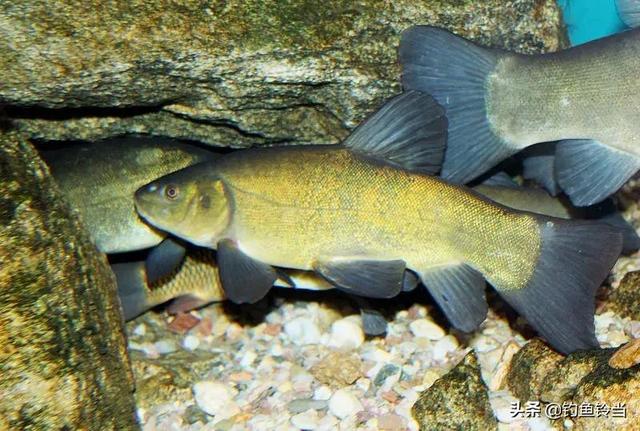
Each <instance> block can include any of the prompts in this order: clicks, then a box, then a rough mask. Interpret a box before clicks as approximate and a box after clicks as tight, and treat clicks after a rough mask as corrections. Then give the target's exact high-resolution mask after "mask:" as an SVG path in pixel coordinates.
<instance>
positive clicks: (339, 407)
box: [329, 389, 363, 419]
mask: <svg viewBox="0 0 640 431" xmlns="http://www.w3.org/2000/svg"><path fill="white" fill-rule="evenodd" d="M362 409H363V407H362V404H361V403H360V401H359V400H358V399H357V398H356V397H355V395H353V394H352V393H351V392H350V391H349V390H347V389H338V390H337V391H336V392H335V393H334V394H333V396H332V397H331V399H330V400H329V411H330V412H331V413H333V415H334V416H336V417H337V418H339V419H346V418H348V417H349V416H353V415H355V414H357V413H358V412H359V411H362Z"/></svg>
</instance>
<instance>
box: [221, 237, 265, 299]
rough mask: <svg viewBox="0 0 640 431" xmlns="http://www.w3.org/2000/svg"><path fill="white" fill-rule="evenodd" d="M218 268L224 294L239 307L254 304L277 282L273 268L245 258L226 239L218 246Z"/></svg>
mask: <svg viewBox="0 0 640 431" xmlns="http://www.w3.org/2000/svg"><path fill="white" fill-rule="evenodd" d="M218 265H219V267H220V280H221V281H222V288H223V290H224V292H225V294H226V295H227V297H228V298H229V299H230V300H231V301H232V302H235V303H239V304H241V303H250V304H252V303H254V302H258V301H259V300H260V299H262V298H263V297H264V296H265V295H266V294H267V292H269V289H271V287H272V286H273V283H274V281H276V279H277V278H278V273H277V272H276V270H275V269H273V267H271V266H270V265H267V264H265V263H262V262H259V261H257V260H254V259H252V258H251V257H249V256H247V255H246V254H244V253H243V252H242V250H240V249H239V248H238V245H237V244H236V243H235V242H234V241H232V240H229V239H223V240H222V241H220V242H219V243H218Z"/></svg>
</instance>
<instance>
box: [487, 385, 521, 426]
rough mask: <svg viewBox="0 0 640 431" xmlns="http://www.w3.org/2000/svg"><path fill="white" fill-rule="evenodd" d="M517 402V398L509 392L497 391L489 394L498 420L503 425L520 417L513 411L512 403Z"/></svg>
mask: <svg viewBox="0 0 640 431" xmlns="http://www.w3.org/2000/svg"><path fill="white" fill-rule="evenodd" d="M515 401H517V400H516V398H515V397H513V396H512V395H510V394H509V393H508V392H507V391H496V392H494V393H490V394H489V402H490V403H491V407H492V408H493V412H494V413H495V415H496V419H498V421H500V422H502V423H506V424H508V423H512V422H515V421H517V420H518V417H517V416H514V415H513V409H512V403H513V402H515Z"/></svg>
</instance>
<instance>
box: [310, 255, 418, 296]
mask: <svg viewBox="0 0 640 431" xmlns="http://www.w3.org/2000/svg"><path fill="white" fill-rule="evenodd" d="M405 267H406V265H405V262H404V261H403V260H387V261H379V260H357V259H345V258H336V259H331V260H328V261H319V262H317V264H316V265H315V267H314V269H315V271H316V272H318V273H319V274H320V275H322V276H323V277H324V278H325V279H327V281H329V282H330V283H331V284H333V285H334V286H336V287H337V288H338V289H341V290H344V291H345V292H348V293H352V294H355V295H360V296H364V297H368V298H391V297H393V296H396V295H397V294H398V293H400V291H401V290H402V286H403V280H404V270H405Z"/></svg>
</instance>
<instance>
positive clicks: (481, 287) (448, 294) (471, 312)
mask: <svg viewBox="0 0 640 431" xmlns="http://www.w3.org/2000/svg"><path fill="white" fill-rule="evenodd" d="M421 277H422V282H423V283H424V285H425V286H426V287H427V290H429V293H431V296H433V299H434V300H435V301H436V303H437V304H438V305H439V306H440V308H441V309H442V311H443V312H444V314H445V315H446V316H447V319H449V321H450V322H451V324H452V325H453V326H454V327H455V328H456V329H459V330H461V331H463V332H472V331H474V330H476V329H477V328H478V326H479V325H480V323H482V322H483V321H484V319H485V318H486V317H487V310H488V308H489V306H488V305H487V300H486V297H485V284H486V283H485V281H484V278H483V277H482V274H480V273H479V272H478V271H476V270H475V269H473V268H471V267H470V266H468V265H465V264H458V265H453V266H448V267H444V268H437V269H433V270H430V271H427V272H424V273H423V274H422V276H421Z"/></svg>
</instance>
